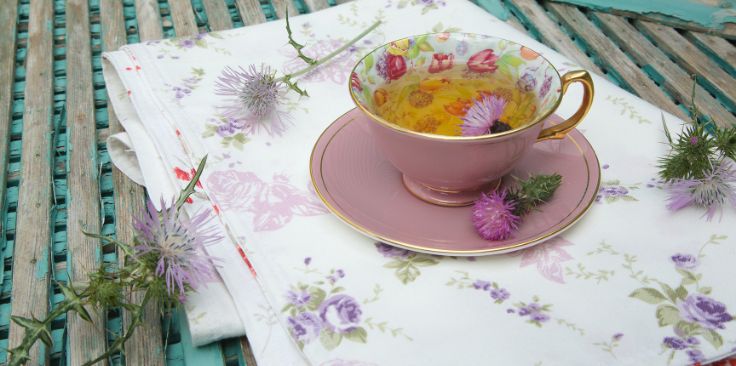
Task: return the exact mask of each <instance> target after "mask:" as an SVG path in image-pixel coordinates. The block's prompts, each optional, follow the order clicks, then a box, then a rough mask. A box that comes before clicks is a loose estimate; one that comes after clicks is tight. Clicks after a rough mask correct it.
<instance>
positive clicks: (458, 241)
mask: <svg viewBox="0 0 736 366" xmlns="http://www.w3.org/2000/svg"><path fill="white" fill-rule="evenodd" d="M550 118H551V119H552V118H554V119H559V118H558V117H554V116H553V117H550ZM368 123H371V121H370V120H368V118H366V117H365V116H364V115H363V114H362V113H361V112H360V111H359V110H358V109H353V110H351V111H349V112H348V113H346V114H344V115H342V116H341V117H340V118H338V119H337V120H336V121H335V122H333V123H332V124H331V125H330V126H329V127H327V129H326V130H325V131H324V132H323V133H322V135H321V136H320V138H319V139H318V140H317V143H316V144H315V146H314V150H313V151H312V157H311V168H310V169H311V175H312V183H313V184H314V187H315V189H316V191H317V194H318V195H319V196H320V198H321V199H322V201H324V203H325V204H326V205H327V207H328V208H329V209H330V210H331V211H332V212H333V213H334V214H335V215H337V216H338V217H339V218H340V219H342V220H343V221H344V222H346V223H347V224H349V225H350V226H352V227H353V228H355V229H356V230H358V231H360V232H361V233H363V234H365V235H367V236H369V237H371V238H373V239H375V240H379V241H382V242H384V243H387V244H391V245H395V246H398V247H402V248H406V249H410V250H414V251H419V252H424V253H430V254H438V255H452V256H459V255H492V254H501V253H508V252H512V251H516V250H520V249H524V248H528V247H530V246H533V245H536V244H539V243H541V242H543V241H545V240H547V239H551V238H552V237H554V236H556V235H558V234H560V233H561V232H563V231H564V230H565V229H567V228H569V227H570V226H572V224H574V223H575V222H577V221H578V220H579V219H580V218H581V217H582V216H583V214H585V212H586V211H587V210H588V208H589V207H590V205H591V204H592V203H593V200H594V199H595V196H596V193H597V192H598V185H599V183H600V167H599V164H598V157H597V156H596V155H595V151H593V148H592V147H591V146H590V143H589V142H588V140H586V139H585V137H584V136H583V135H582V134H581V133H580V132H579V131H577V130H575V131H573V132H571V133H570V134H568V136H567V137H566V138H565V139H562V140H550V141H544V142H539V143H537V144H535V145H534V147H533V149H531V152H530V153H529V154H528V155H527V156H525V157H524V158H522V160H521V162H520V163H519V165H518V166H517V167H516V168H515V169H514V170H513V171H512V172H511V175H512V176H515V177H520V178H526V177H528V176H529V175H530V174H540V173H547V174H551V173H559V174H560V175H562V177H563V178H562V179H563V180H562V185H561V186H560V188H558V189H557V192H555V196H554V198H553V199H552V201H550V202H548V203H546V204H544V205H543V206H541V207H540V209H539V210H538V211H535V212H532V213H530V214H529V215H527V216H525V217H524V220H523V222H522V223H521V225H520V227H519V230H517V231H516V232H515V233H514V234H512V235H511V238H509V239H507V240H502V241H488V240H483V239H482V238H481V237H480V236H478V234H477V233H476V232H475V229H474V228H473V224H472V222H471V219H470V217H471V210H472V206H468V207H442V206H437V205H433V204H430V203H427V202H424V201H422V200H420V199H418V198H416V197H414V196H413V195H412V194H411V193H409V191H408V190H407V189H406V187H405V186H404V184H403V183H402V179H401V174H400V173H399V171H397V170H396V168H394V167H393V166H392V165H391V163H390V162H389V161H388V160H385V159H384V157H383V156H382V155H381V152H380V151H378V149H377V147H376V146H375V144H374V143H373V137H372V136H371V135H370V133H369V130H368V126H367V124H368ZM510 181H511V180H510V179H509V178H506V179H505V181H504V184H508V183H510Z"/></svg>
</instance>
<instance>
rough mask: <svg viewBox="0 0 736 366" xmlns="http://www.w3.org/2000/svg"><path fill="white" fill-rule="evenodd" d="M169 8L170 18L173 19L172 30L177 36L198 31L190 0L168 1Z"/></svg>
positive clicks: (188, 34) (190, 34)
mask: <svg viewBox="0 0 736 366" xmlns="http://www.w3.org/2000/svg"><path fill="white" fill-rule="evenodd" d="M169 8H170V9H171V20H173V21H174V31H175V32H176V36H177V37H183V36H192V35H195V34H197V33H199V31H198V30H197V22H196V21H195V19H194V9H192V3H191V1H189V0H186V1H169Z"/></svg>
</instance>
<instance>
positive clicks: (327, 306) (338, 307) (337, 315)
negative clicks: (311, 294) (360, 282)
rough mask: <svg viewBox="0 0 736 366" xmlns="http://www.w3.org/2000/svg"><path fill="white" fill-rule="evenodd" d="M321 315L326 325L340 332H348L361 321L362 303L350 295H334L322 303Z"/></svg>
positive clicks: (320, 307) (319, 310)
mask: <svg viewBox="0 0 736 366" xmlns="http://www.w3.org/2000/svg"><path fill="white" fill-rule="evenodd" d="M317 311H318V312H319V316H320V318H321V319H322V322H323V323H324V325H325V326H326V327H329V328H331V329H332V330H333V331H336V332H340V333H348V332H350V331H351V330H353V329H355V327H356V325H357V324H358V323H359V322H360V315H361V314H363V312H362V311H361V310H360V304H358V302H357V301H355V299H354V298H353V297H351V296H349V295H343V294H339V295H334V296H332V297H330V298H328V299H326V300H325V301H324V302H323V303H322V304H320V306H319V309H317Z"/></svg>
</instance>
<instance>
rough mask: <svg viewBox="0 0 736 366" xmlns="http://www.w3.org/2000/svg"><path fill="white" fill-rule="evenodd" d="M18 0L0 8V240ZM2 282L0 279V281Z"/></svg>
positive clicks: (10, 117)
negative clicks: (1, 96)
mask: <svg viewBox="0 0 736 366" xmlns="http://www.w3.org/2000/svg"><path fill="white" fill-rule="evenodd" d="M17 14H18V0H9V1H7V2H6V3H5V5H4V7H3V9H2V10H1V11H0V95H5V96H6V97H4V98H2V99H0V235H1V236H0V241H4V240H5V220H4V219H3V218H2V214H1V212H2V210H3V208H4V207H5V192H6V189H5V188H6V184H7V178H8V177H7V171H8V169H7V166H8V158H9V157H10V153H9V151H8V148H9V146H8V145H9V143H10V120H11V119H12V110H13V98H12V97H11V96H12V95H13V79H14V75H15V28H16V16H17ZM0 282H2V281H0Z"/></svg>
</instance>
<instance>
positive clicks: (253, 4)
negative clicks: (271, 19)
mask: <svg viewBox="0 0 736 366" xmlns="http://www.w3.org/2000/svg"><path fill="white" fill-rule="evenodd" d="M236 1H237V2H236V5H237V6H238V11H239V12H240V18H241V19H243V22H244V23H245V25H253V24H260V23H263V22H265V21H266V16H265V15H263V11H262V10H261V4H260V3H259V2H258V0H236Z"/></svg>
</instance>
